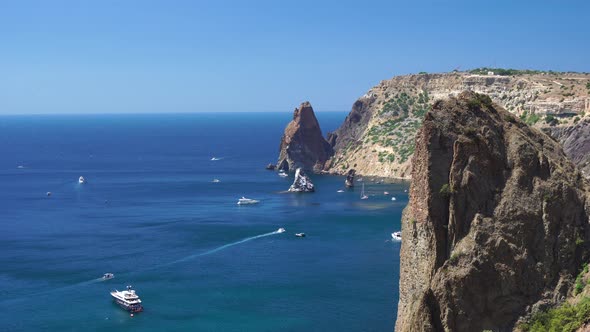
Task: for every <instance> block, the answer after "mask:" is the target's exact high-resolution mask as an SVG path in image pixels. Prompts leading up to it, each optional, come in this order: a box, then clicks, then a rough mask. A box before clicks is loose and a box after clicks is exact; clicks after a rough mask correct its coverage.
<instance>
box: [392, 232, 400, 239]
mask: <svg viewBox="0 0 590 332" xmlns="http://www.w3.org/2000/svg"><path fill="white" fill-rule="evenodd" d="M391 238H392V239H393V240H395V241H401V240H402V232H393V233H391Z"/></svg>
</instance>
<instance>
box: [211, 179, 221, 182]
mask: <svg viewBox="0 0 590 332" xmlns="http://www.w3.org/2000/svg"><path fill="white" fill-rule="evenodd" d="M211 182H213V183H219V182H221V180H219V179H213V181H211Z"/></svg>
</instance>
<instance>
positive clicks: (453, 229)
mask: <svg viewBox="0 0 590 332" xmlns="http://www.w3.org/2000/svg"><path fill="white" fill-rule="evenodd" d="M588 192H589V186H588V183H587V181H586V180H585V179H584V178H583V176H582V174H581V172H580V171H579V170H578V169H577V168H576V167H575V166H574V165H573V164H572V163H571V162H570V161H569V160H568V159H567V158H566V156H565V154H564V152H563V150H562V148H561V147H560V146H559V144H558V143H557V142H556V141H555V140H553V139H551V138H550V137H549V136H547V135H545V134H543V133H541V132H540V131H538V130H536V129H532V128H530V127H528V126H527V125H526V124H525V123H524V122H522V121H521V120H519V119H518V118H516V117H514V115H512V114H510V113H509V112H507V111H506V110H504V109H502V108H501V107H499V106H497V105H496V104H493V103H492V101H491V99H490V98H489V97H488V96H486V95H481V94H476V93H473V92H463V93H461V94H460V95H459V96H458V97H456V98H455V97H453V98H449V99H446V100H443V101H437V102H435V103H434V105H433V108H432V110H431V111H429V112H428V113H427V114H426V116H425V118H424V123H423V126H422V128H421V129H420V130H419V132H418V135H417V136H416V150H415V153H414V157H413V161H412V184H411V189H410V201H409V204H408V206H407V208H406V209H405V210H404V214H403V217H402V233H403V234H402V238H403V239H404V241H402V247H401V254H400V256H401V257H400V299H399V311H398V317H397V322H396V329H395V330H396V331H400V332H406V331H484V330H490V331H512V330H513V329H514V327H515V325H516V324H517V323H518V322H519V320H520V321H522V320H523V319H525V318H523V317H526V316H528V315H531V314H534V313H535V312H536V311H538V310H546V309H547V308H550V307H552V306H554V305H556V304H559V303H561V302H563V301H564V299H566V297H567V296H569V295H571V294H572V293H573V285H574V283H575V279H576V275H577V273H578V272H579V271H580V269H581V267H582V263H583V262H585V261H587V259H588V253H589V251H588V247H589V246H588V244H589V243H590V236H589V235H590V229H589V226H588V216H589V213H588V211H590V209H589V204H588V203H587V202H589V201H590V200H589V199H588V198H589V195H588ZM529 317H530V316H529Z"/></svg>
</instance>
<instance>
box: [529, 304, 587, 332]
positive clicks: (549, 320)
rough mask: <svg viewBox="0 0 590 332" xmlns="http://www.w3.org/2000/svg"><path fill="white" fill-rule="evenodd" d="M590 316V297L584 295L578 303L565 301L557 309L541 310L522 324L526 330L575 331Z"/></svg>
mask: <svg viewBox="0 0 590 332" xmlns="http://www.w3.org/2000/svg"><path fill="white" fill-rule="evenodd" d="M589 317H590V297H584V298H582V300H580V302H578V303H577V304H569V303H565V304H563V305H561V306H559V307H557V308H555V309H551V310H549V311H546V312H539V313H538V314H536V315H534V316H533V318H532V319H531V322H529V323H525V324H522V325H520V329H521V330H522V331H526V332H529V331H530V332H547V331H552V332H574V331H576V330H578V329H579V328H580V327H581V326H582V325H583V324H584V323H586V322H587V321H588V318H589Z"/></svg>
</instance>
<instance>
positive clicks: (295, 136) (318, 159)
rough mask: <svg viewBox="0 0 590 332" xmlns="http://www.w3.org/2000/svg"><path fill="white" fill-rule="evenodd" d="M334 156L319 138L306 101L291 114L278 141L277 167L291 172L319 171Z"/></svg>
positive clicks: (323, 140) (328, 145)
mask: <svg viewBox="0 0 590 332" xmlns="http://www.w3.org/2000/svg"><path fill="white" fill-rule="evenodd" d="M332 154H333V150H332V147H331V146H330V144H329V143H328V142H327V141H326V139H324V137H323V136H322V130H321V129H320V125H319V123H318V120H317V119H316V117H315V114H314V112H313V108H312V107H311V104H310V103H309V102H307V101H306V102H304V103H302V104H301V105H300V106H299V107H298V108H297V109H295V112H294V113H293V120H292V121H291V122H290V123H289V124H288V125H287V128H285V133H284V135H283V138H282V139H281V145H280V152H279V161H278V163H277V165H278V168H279V169H280V170H284V171H287V172H288V171H292V170H294V169H297V168H302V169H304V170H305V171H311V172H321V171H322V170H323V169H324V165H325V163H326V161H328V159H330V157H331V156H332Z"/></svg>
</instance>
